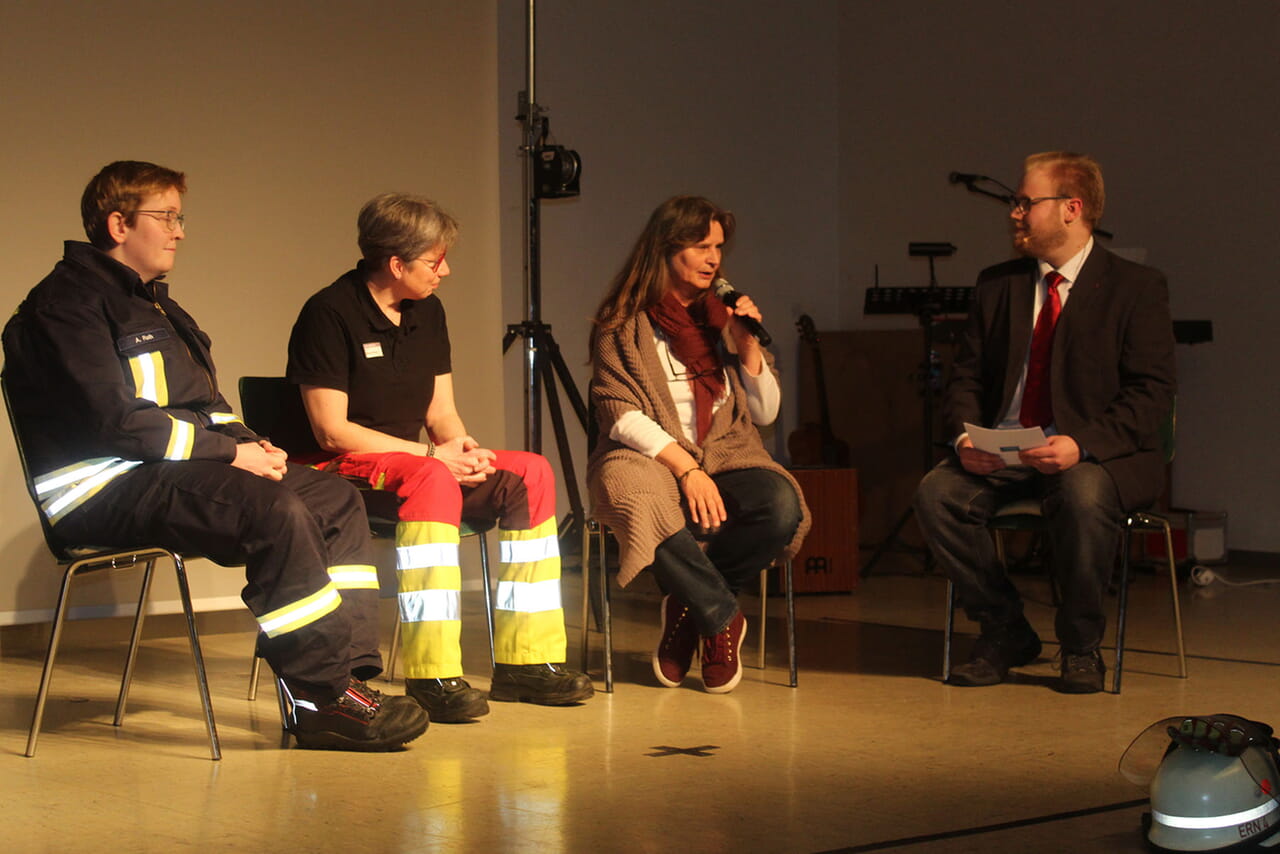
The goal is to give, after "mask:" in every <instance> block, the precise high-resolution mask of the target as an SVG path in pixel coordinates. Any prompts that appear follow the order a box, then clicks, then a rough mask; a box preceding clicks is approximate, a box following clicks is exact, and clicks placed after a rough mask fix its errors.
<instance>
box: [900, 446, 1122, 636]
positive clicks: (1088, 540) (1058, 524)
mask: <svg viewBox="0 0 1280 854" xmlns="http://www.w3.org/2000/svg"><path fill="white" fill-rule="evenodd" d="M1031 497H1035V498H1039V499H1040V500H1041V508H1042V512H1043V513H1044V518H1045V521H1046V522H1047V523H1048V535H1049V544H1050V552H1051V554H1052V561H1053V567H1052V571H1053V572H1054V574H1055V576H1056V578H1057V580H1058V585H1059V587H1060V588H1061V591H1062V606H1061V607H1060V608H1059V609H1058V615H1057V619H1056V621H1055V629H1056V630H1057V634H1058V640H1059V641H1060V642H1061V643H1062V646H1063V648H1064V649H1065V650H1067V651H1069V652H1073V653H1085V652H1092V651H1094V650H1095V649H1097V648H1098V646H1099V645H1100V644H1101V643H1102V633H1103V630H1104V629H1105V627H1106V622H1107V620H1106V616H1105V615H1104V613H1103V609H1102V599H1103V592H1104V591H1105V589H1106V584H1107V581H1108V580H1109V579H1110V577H1111V570H1112V567H1114V565H1115V559H1116V549H1117V546H1118V543H1119V536H1120V524H1121V522H1122V521H1123V520H1122V518H1121V517H1122V514H1123V513H1124V508H1122V507H1121V505H1120V494H1119V491H1118V490H1117V489H1116V485H1115V482H1114V481H1113V480H1112V479H1111V475H1109V474H1107V472H1106V470H1105V469H1103V467H1102V466H1100V465H1098V464H1097V463H1092V462H1088V461H1085V462H1081V463H1077V464H1076V465H1074V466H1072V467H1071V468H1069V469H1067V470H1066V471H1064V472H1061V473H1060V474H1055V475H1042V474H1040V473H1039V472H1037V471H1036V470H1035V469H1032V468H1029V467H1027V466H1015V467H1012V468H1005V469H1001V470H999V471H997V472H995V473H994V474H992V475H988V476H986V477H983V476H980V475H974V474H970V473H969V472H967V471H965V470H964V469H963V468H962V467H961V466H960V463H959V461H958V460H956V458H954V457H952V458H950V459H947V460H944V461H943V462H941V463H939V464H938V465H937V466H935V467H934V469H933V470H932V471H931V472H929V473H928V474H927V475H925V477H924V480H922V481H921V482H920V487H919V489H918V490H917V491H916V500H915V510H916V520H917V521H918V522H919V523H920V528H921V530H922V531H923V532H924V535H925V538H926V539H927V540H928V542H929V547H930V548H931V549H932V550H933V556H934V557H935V558H936V559H937V561H938V563H939V564H940V565H941V566H942V568H943V569H944V570H946V572H947V574H948V575H949V576H950V577H951V580H952V582H954V583H955V585H956V594H957V596H958V598H959V600H960V603H961V604H962V605H963V606H964V609H965V613H966V614H968V615H969V618H970V619H972V620H975V621H977V622H978V623H980V624H981V625H982V627H983V630H984V631H988V630H992V629H996V628H998V627H1000V626H1003V625H1008V624H1009V623H1011V622H1014V621H1016V620H1018V619H1019V618H1021V616H1022V600H1021V599H1020V598H1019V596H1018V591H1017V590H1016V589H1015V588H1014V586H1013V584H1012V583H1011V582H1010V581H1009V577H1008V575H1007V574H1006V573H1005V571H1004V568H1003V567H1001V566H1000V563H999V561H997V560H996V553H995V545H994V544H993V542H992V539H991V532H990V531H989V530H987V520H988V519H990V518H991V516H992V514H993V513H994V512H995V511H996V510H997V509H998V508H1000V507H1001V506H1002V505H1004V504H1005V503H1007V502H1010V501H1016V500H1018V499H1021V498H1031Z"/></svg>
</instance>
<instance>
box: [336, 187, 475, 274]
mask: <svg viewBox="0 0 1280 854" xmlns="http://www.w3.org/2000/svg"><path fill="white" fill-rule="evenodd" d="M356 225H357V226H358V227H359V232H360V233H359V238H358V241H359V244H360V254H361V255H362V256H363V257H364V260H365V264H366V265H368V266H371V267H374V268H379V267H382V266H383V265H385V264H386V263H387V262H388V261H389V260H391V258H392V257H393V256H394V257H397V258H399V259H400V260H402V261H405V262H409V261H412V260H413V259H415V258H418V257H420V256H421V255H422V254H423V253H425V252H428V251H430V250H432V249H435V248H436V247H440V248H442V249H445V250H447V249H449V247H451V246H452V245H453V243H454V241H455V240H457V239H458V222H457V220H455V219H454V218H453V217H451V216H450V215H449V214H447V213H445V212H444V211H443V210H441V209H440V206H439V205H437V204H436V203H435V202H433V201H431V200H430V199H428V198H424V197H423V196H411V195H408V194H407V193H383V194H382V195H380V196H375V197H374V198H372V199H370V200H369V201H368V202H366V203H365V205H364V207H362V208H361V209H360V215H359V216H358V217H357V218H356Z"/></svg>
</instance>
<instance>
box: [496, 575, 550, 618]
mask: <svg viewBox="0 0 1280 854" xmlns="http://www.w3.org/2000/svg"><path fill="white" fill-rule="evenodd" d="M493 607H494V608H495V609H497V610H499V611H522V612H524V613H526V614H534V613H537V612H538V611H554V610H556V609H558V608H560V607H561V605H560V579H559V578H549V579H547V580H546V581H534V582H525V581H499V582H498V598H497V599H495V600H494V603H493Z"/></svg>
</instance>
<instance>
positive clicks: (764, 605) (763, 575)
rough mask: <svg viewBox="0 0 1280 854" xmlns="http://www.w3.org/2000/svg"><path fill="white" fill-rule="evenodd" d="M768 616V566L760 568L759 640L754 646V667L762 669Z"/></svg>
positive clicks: (757, 632)
mask: <svg viewBox="0 0 1280 854" xmlns="http://www.w3.org/2000/svg"><path fill="white" fill-rule="evenodd" d="M768 618H769V567H767V566H766V567H765V568H764V569H762V570H760V628H759V629H757V630H756V634H758V635H759V637H760V641H759V643H758V644H757V646H756V667H758V668H759V669H761V670H764V647H765V636H764V624H765V623H766V622H767V621H768Z"/></svg>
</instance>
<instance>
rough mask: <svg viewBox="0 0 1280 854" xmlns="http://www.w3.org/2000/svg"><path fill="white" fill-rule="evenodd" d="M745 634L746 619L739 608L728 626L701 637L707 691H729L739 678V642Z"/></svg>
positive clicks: (740, 662)
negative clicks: (715, 632) (716, 633)
mask: <svg viewBox="0 0 1280 854" xmlns="http://www.w3.org/2000/svg"><path fill="white" fill-rule="evenodd" d="M746 636H747V618H746V617H744V616H742V612H741V611H739V612H738V613H737V614H734V616H733V619H732V620H731V621H730V622H729V628H727V629H725V630H724V631H723V632H721V633H720V634H718V635H712V636H711V637H709V638H708V637H704V638H702V684H703V685H704V686H705V687H706V689H707V693H708V694H728V693H729V692H730V691H732V690H733V689H734V688H736V687H737V685H738V682H739V681H741V679H742V656H741V655H740V654H739V653H740V650H741V649H742V641H743V640H744V639H745V638H746Z"/></svg>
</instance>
